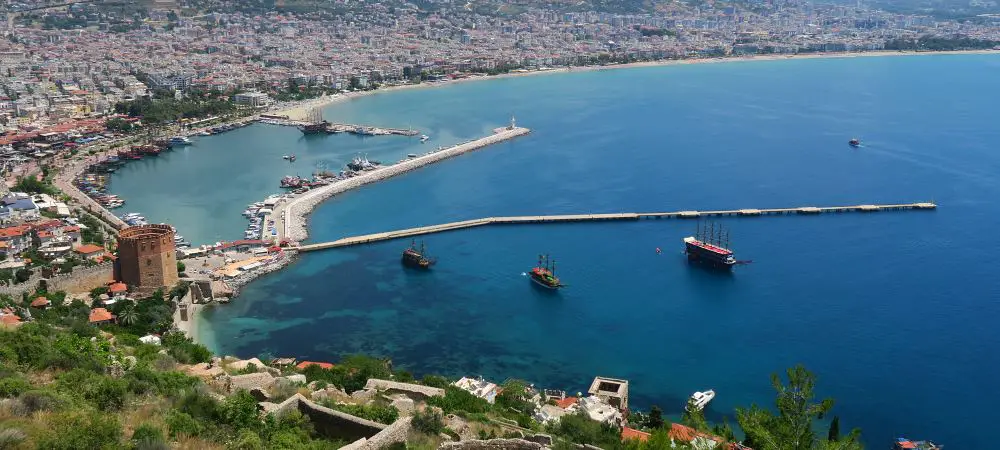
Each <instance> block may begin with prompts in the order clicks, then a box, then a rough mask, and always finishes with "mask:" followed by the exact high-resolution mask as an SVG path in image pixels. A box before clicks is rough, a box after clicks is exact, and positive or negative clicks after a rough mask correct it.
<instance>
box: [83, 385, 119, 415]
mask: <svg viewBox="0 0 1000 450" xmlns="http://www.w3.org/2000/svg"><path fill="white" fill-rule="evenodd" d="M126 395H128V385H127V384H126V383H125V382H124V381H122V380H116V379H113V378H109V377H102V379H101V381H100V382H98V383H97V384H96V385H92V386H89V387H88V388H87V389H86V390H85V391H84V394H83V396H84V398H86V399H87V400H89V401H90V402H92V403H93V404H94V406H97V408H98V409H100V410H102V411H117V410H119V409H122V407H123V406H125V397H126Z"/></svg>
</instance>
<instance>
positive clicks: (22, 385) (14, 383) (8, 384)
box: [0, 375, 31, 398]
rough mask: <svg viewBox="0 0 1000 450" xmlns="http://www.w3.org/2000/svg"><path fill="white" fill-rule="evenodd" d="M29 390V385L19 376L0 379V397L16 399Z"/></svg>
mask: <svg viewBox="0 0 1000 450" xmlns="http://www.w3.org/2000/svg"><path fill="white" fill-rule="evenodd" d="M29 389H31V383H28V380H25V379H24V378H22V377H20V376H17V375H15V376H10V377H5V378H2V379H0V397H4V398H7V397H17V396H18V395H21V393H23V392H26V391H28V390H29Z"/></svg>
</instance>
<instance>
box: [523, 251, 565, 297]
mask: <svg viewBox="0 0 1000 450" xmlns="http://www.w3.org/2000/svg"><path fill="white" fill-rule="evenodd" d="M528 276H529V277H531V281H532V282H534V283H535V284H537V285H539V286H541V287H543V288H546V289H559V288H561V287H563V286H564V285H563V284H562V282H560V281H559V278H558V277H556V261H555V260H554V259H550V258H549V255H538V266H537V267H535V268H533V269H531V272H529V273H528Z"/></svg>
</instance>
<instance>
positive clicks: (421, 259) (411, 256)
mask: <svg viewBox="0 0 1000 450" xmlns="http://www.w3.org/2000/svg"><path fill="white" fill-rule="evenodd" d="M424 255H426V251H425V249H424V243H423V242H421V243H420V249H419V250H418V249H417V244H416V242H415V241H414V242H411V243H410V247H409V248H407V249H406V250H403V259H402V261H403V265H405V266H409V267H416V268H418V269H430V268H431V266H433V265H434V263H435V262H436V261H435V260H433V259H431V258H428V257H426V256H424Z"/></svg>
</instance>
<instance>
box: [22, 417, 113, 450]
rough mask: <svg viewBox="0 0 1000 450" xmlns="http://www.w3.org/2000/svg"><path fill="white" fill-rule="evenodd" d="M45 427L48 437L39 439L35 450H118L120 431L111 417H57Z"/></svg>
mask: <svg viewBox="0 0 1000 450" xmlns="http://www.w3.org/2000/svg"><path fill="white" fill-rule="evenodd" d="M49 423H50V425H51V427H50V428H49V433H47V434H46V435H45V436H43V437H42V438H41V439H39V441H38V448H44V449H48V450H93V449H103V448H119V447H121V446H120V445H119V444H120V441H121V437H122V428H121V425H119V424H118V420H117V419H115V418H114V417H112V416H107V415H103V414H93V413H84V412H74V413H67V414H57V415H56V416H54V417H53V418H52V420H51V421H50V422H49Z"/></svg>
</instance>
